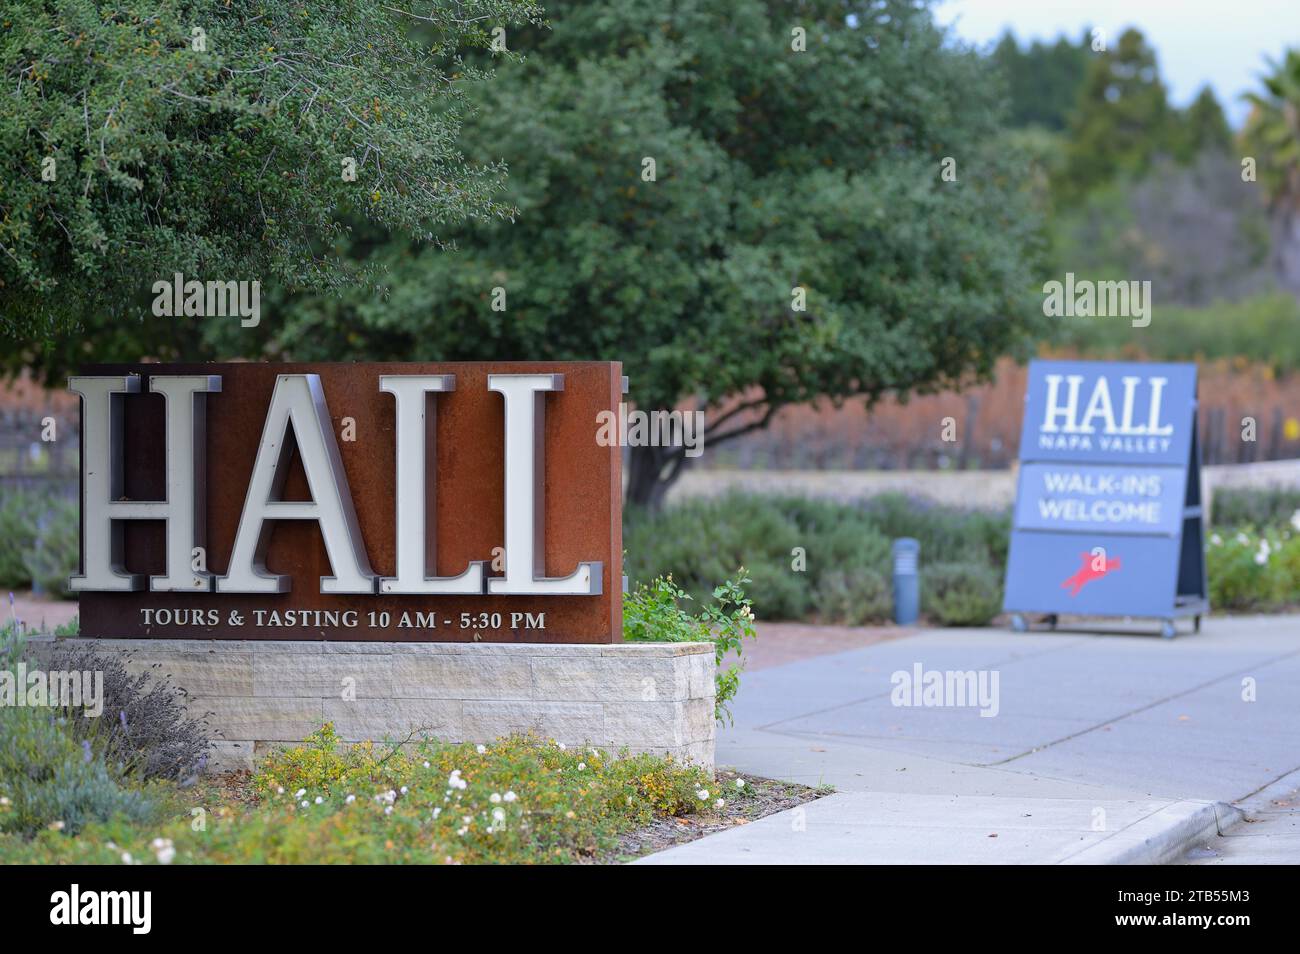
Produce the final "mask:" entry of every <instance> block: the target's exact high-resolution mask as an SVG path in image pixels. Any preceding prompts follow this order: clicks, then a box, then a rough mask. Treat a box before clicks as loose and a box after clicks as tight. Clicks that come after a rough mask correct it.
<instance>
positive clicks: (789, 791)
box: [591, 769, 830, 864]
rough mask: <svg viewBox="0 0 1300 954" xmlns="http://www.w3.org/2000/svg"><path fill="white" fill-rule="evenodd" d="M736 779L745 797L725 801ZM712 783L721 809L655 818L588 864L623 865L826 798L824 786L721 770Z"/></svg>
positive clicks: (733, 789)
mask: <svg viewBox="0 0 1300 954" xmlns="http://www.w3.org/2000/svg"><path fill="white" fill-rule="evenodd" d="M738 778H744V780H745V787H746V790H747V791H748V792H749V794H748V795H747V796H745V797H744V798H740V799H733V798H729V797H728V794H729V793H732V792H734V791H735V790H736V779H738ZM715 782H716V784H717V786H718V791H717V793H716V794H718V795H720V796H721V797H722V798H723V799H724V800H725V801H726V805H725V807H723V808H721V809H714V808H712V807H710V808H709V810H708V811H707V812H701V813H700V814H698V815H688V816H686V817H684V818H657V819H655V820H654V821H653V822H651V823H650V824H649V825H647V826H646V827H644V828H638V829H637V830H636V831H630V832H628V833H627V834H625V835H623V836H622V837H620V838H619V840H618V844H617V845H616V846H615V847H614V848H612V849H611V850H609V851H606V852H603V853H602V854H600V855H597V856H596V857H595V858H592V859H591V862H592V863H594V864H624V863H626V862H629V861H635V860H636V859H637V858H641V857H643V856H645V855H649V854H653V853H655V852H656V851H664V850H665V849H667V848H672V847H673V846H674V845H684V844H686V842H688V841H694V840H695V839H697V838H703V837H704V836H705V835H713V834H716V833H717V832H720V831H726V830H727V829H728V828H735V827H736V826H737V825H748V824H749V823H750V822H752V821H757V820H758V819H760V818H765V817H767V816H768V815H775V814H776V813H777V812H783V811H785V810H786V809H787V808H794V807H795V806H796V805H802V804H804V803H805V802H811V801H812V800H813V799H816V798H821V797H822V796H824V795H828V794H830V788H829V787H827V786H822V787H821V788H809V787H808V786H807V785H797V784H795V783H794V782H780V781H777V780H776V779H770V778H757V777H755V776H753V775H738V774H737V773H735V772H729V771H726V770H725V769H719V770H718V771H717V773H716V778H715Z"/></svg>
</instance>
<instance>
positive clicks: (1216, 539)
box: [1210, 533, 1223, 547]
mask: <svg viewBox="0 0 1300 954" xmlns="http://www.w3.org/2000/svg"><path fill="white" fill-rule="evenodd" d="M1210 542H1211V543H1212V544H1214V545H1215V546H1216V547H1221V546H1223V537H1221V536H1219V535H1218V534H1217V533H1212V534H1210Z"/></svg>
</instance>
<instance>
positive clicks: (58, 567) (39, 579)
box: [23, 498, 81, 596]
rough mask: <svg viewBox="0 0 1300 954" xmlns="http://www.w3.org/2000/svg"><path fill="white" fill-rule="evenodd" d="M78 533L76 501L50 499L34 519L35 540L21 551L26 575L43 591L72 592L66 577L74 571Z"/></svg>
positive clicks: (54, 592) (68, 593)
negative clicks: (41, 512)
mask: <svg viewBox="0 0 1300 954" xmlns="http://www.w3.org/2000/svg"><path fill="white" fill-rule="evenodd" d="M80 533H81V525H80V518H79V515H78V509H77V502H76V501H74V500H65V499H62V498H54V499H51V500H50V501H49V502H48V504H47V507H46V510H45V512H44V513H43V514H42V515H41V516H40V517H39V519H38V520H37V521H36V532H35V539H34V540H33V541H32V542H31V544H29V545H28V547H27V549H26V550H24V551H23V562H24V563H25V564H26V566H27V572H28V578H29V579H30V580H31V581H32V582H33V583H35V584H37V585H39V586H40V587H41V589H43V590H44V591H45V592H46V593H49V594H51V595H54V596H68V595H71V594H70V592H69V590H68V578H69V577H70V576H72V575H73V574H74V573H76V572H77V564H78V562H79V559H80V546H81V543H80Z"/></svg>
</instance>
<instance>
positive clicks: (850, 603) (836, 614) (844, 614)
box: [817, 569, 894, 626]
mask: <svg viewBox="0 0 1300 954" xmlns="http://www.w3.org/2000/svg"><path fill="white" fill-rule="evenodd" d="M893 606H894V601H893V594H892V593H891V592H890V587H889V584H888V583H886V582H885V578H884V577H883V576H881V575H880V574H879V573H877V572H876V571H875V570H868V569H860V570H856V571H853V572H846V571H844V570H831V571H829V572H827V573H823V574H822V577H821V582H820V583H818V584H817V607H818V609H819V610H820V612H821V618H822V620H824V621H825V622H827V623H842V624H845V625H848V626H862V625H864V624H866V623H881V622H885V621H887V620H889V619H890V618H891V616H892V614H893Z"/></svg>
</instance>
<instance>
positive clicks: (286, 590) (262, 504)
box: [69, 362, 623, 643]
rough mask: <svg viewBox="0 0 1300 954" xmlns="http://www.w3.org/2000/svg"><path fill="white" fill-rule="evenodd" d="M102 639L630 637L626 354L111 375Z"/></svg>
mask: <svg viewBox="0 0 1300 954" xmlns="http://www.w3.org/2000/svg"><path fill="white" fill-rule="evenodd" d="M69 388H70V389H71V390H73V391H74V392H76V393H78V394H79V395H80V396H81V403H82V431H81V433H82V480H81V483H82V488H81V493H82V514H81V518H82V519H81V533H82V563H81V570H80V572H79V574H78V575H77V576H75V577H73V579H72V582H71V586H72V588H73V589H75V590H77V591H78V595H79V598H80V602H81V608H80V612H81V631H82V633H83V634H85V635H88V636H137V637H166V638H177V637H182V638H183V637H194V638H200V637H202V638H227V639H312V640H320V639H325V640H394V641H437V642H450V641H472V640H484V641H494V642H575V643H598V642H614V641H617V640H618V639H620V638H621V620H622V553H623V543H622V523H621V508H622V472H621V457H620V449H619V447H618V446H616V445H614V444H611V443H610V442H608V441H604V442H602V441H599V440H598V439H597V430H598V421H599V420H600V415H601V413H602V412H607V413H608V412H612V411H615V410H616V409H617V407H618V404H619V401H620V400H621V395H622V390H623V388H622V370H621V366H620V365H619V364H617V363H607V362H562V363H538V362H492V363H437V364H425V363H420V364H406V363H402V364H396V363H368V364H312V365H306V364H302V365H299V364H185V365H179V364H178V365H160V364H138V365H98V366H93V367H90V368H87V369H86V370H85V372H84V373H83V374H82V375H79V376H77V377H74V378H71V379H70V380H69Z"/></svg>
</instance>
